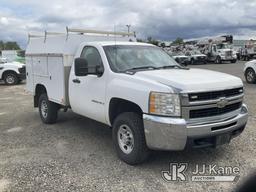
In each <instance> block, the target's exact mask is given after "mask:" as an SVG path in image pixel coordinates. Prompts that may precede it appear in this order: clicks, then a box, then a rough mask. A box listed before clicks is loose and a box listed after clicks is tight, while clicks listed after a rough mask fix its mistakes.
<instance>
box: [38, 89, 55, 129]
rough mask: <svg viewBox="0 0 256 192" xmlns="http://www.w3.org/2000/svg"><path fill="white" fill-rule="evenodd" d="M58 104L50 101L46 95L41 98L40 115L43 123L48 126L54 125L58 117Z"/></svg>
mask: <svg viewBox="0 0 256 192" xmlns="http://www.w3.org/2000/svg"><path fill="white" fill-rule="evenodd" d="M58 109H59V107H58V104H56V103H53V102H51V101H49V100H48V96H47V94H46V93H43V94H42V95H40V97H39V114H40V117H41V119H42V121H43V122H44V123H46V124H53V123H55V122H56V120H57V117H58Z"/></svg>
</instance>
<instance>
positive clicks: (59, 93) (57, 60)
mask: <svg viewBox="0 0 256 192" xmlns="http://www.w3.org/2000/svg"><path fill="white" fill-rule="evenodd" d="M48 69H49V70H48V75H49V77H48V85H47V91H48V97H49V99H50V100H51V101H53V102H56V103H59V104H63V105H65V103H64V101H65V80H64V66H63V56H62V55H61V56H48Z"/></svg>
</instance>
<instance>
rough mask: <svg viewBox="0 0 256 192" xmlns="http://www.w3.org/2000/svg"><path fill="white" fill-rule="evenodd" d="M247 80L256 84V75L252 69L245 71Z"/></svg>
mask: <svg viewBox="0 0 256 192" xmlns="http://www.w3.org/2000/svg"><path fill="white" fill-rule="evenodd" d="M245 79H246V81H247V83H255V82H256V74H255V71H254V70H253V69H251V68H249V69H247V70H246V71H245Z"/></svg>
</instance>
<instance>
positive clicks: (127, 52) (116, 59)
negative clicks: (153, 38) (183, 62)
mask: <svg viewBox="0 0 256 192" xmlns="http://www.w3.org/2000/svg"><path fill="white" fill-rule="evenodd" d="M104 50H105V53H106V55H107V58H108V62H109V64H110V67H111V69H112V70H113V71H114V72H124V71H127V70H132V69H134V68H144V67H145V68H147V67H149V68H161V67H166V66H178V64H177V63H176V62H175V61H174V60H173V59H172V58H171V56H169V55H168V54H167V53H166V52H164V51H163V50H161V49H160V48H157V47H153V46H141V45H112V46H104Z"/></svg>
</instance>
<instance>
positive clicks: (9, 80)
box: [4, 72, 18, 85]
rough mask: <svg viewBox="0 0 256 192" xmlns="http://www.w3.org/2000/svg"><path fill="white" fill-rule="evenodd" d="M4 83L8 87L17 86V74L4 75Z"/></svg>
mask: <svg viewBox="0 0 256 192" xmlns="http://www.w3.org/2000/svg"><path fill="white" fill-rule="evenodd" d="M4 82H5V84H7V85H16V84H17V83H18V77H17V75H16V74H15V73H12V72H10V73H6V74H5V75H4Z"/></svg>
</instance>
